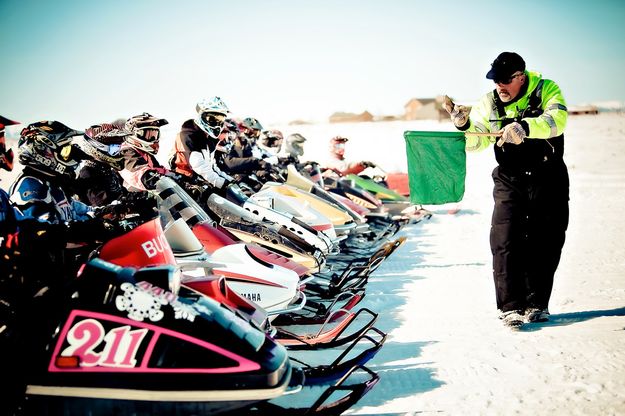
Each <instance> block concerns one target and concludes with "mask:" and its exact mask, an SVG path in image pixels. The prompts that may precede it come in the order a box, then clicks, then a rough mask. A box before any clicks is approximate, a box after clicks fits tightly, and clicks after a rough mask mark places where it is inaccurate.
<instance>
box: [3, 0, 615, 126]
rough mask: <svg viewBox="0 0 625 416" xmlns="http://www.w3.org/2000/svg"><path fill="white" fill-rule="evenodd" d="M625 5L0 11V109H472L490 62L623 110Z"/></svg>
mask: <svg viewBox="0 0 625 416" xmlns="http://www.w3.org/2000/svg"><path fill="white" fill-rule="evenodd" d="M624 39H625V2H623V1H620V0H613V1H609V0H597V1H592V2H591V1H577V0H568V1H553V0H551V1H550V0H540V1H539V0H526V1H517V2H501V1H486V0H484V1H479V0H474V1H466V0H465V1H456V0H454V1H444V0H439V1H428V2H421V1H416V0H412V1H411V0H406V1H399V0H397V1H393V0H384V1H367V0H357V1H356V0H354V1H352V0H347V1H338V0H336V1H324V0H317V1H297V0H290V1H288V0H285V1H269V0H265V1H242V0H239V1H237V0H234V1H231V0H228V1H225V0H224V1H220V2H217V1H209V0H204V1H190V0H189V1H185V0H176V1H172V0H167V1H147V0H111V1H108V0H99V1H91V0H81V1H70V0H50V1H34V0H0V51H1V52H2V60H1V61H0V62H1V64H0V74H1V76H0V114H2V115H3V116H5V117H8V118H11V119H15V120H19V121H23V122H31V121H35V120H42V119H55V120H59V121H62V122H64V123H66V124H68V125H70V126H72V127H74V128H84V127H86V126H87V125H88V124H92V123H98V122H103V121H110V120H112V119H114V118H117V117H130V116H131V115H134V114H137V113H141V112H143V111H147V112H150V113H152V114H155V115H158V116H161V117H165V118H172V119H180V118H190V117H193V116H194V114H195V103H196V102H197V100H198V99H200V98H202V97H209V96H212V95H218V96H220V97H221V98H222V99H223V100H224V101H225V102H226V103H227V104H228V106H229V107H230V110H231V112H232V114H233V116H235V117H256V118H258V119H259V120H260V121H261V122H264V124H271V123H277V122H284V121H289V120H293V119H306V120H326V119H327V117H328V116H329V115H330V114H332V113H333V112H335V111H349V112H362V111H364V110H368V111H370V112H372V113H373V114H375V115H383V114H399V113H402V112H403V105H404V104H405V103H406V102H407V101H408V100H409V99H410V98H412V97H434V96H436V95H440V94H448V95H450V96H452V97H454V98H456V99H457V100H459V101H466V102H472V101H475V100H477V99H479V97H480V96H481V95H483V94H484V93H486V92H487V91H489V90H490V89H492V88H493V84H492V82H491V81H489V80H486V79H485V74H486V72H487V71H488V69H489V67H490V63H491V62H492V61H493V59H494V58H495V57H496V56H497V55H498V54H499V53H500V52H502V51H515V52H517V53H519V54H520V55H521V56H523V57H524V58H525V61H526V62H527V66H528V69H531V70H537V71H539V72H541V73H542V74H543V76H544V77H546V78H549V79H553V80H555V81H556V82H557V83H558V84H559V85H560V86H561V88H562V91H563V93H564V96H565V98H566V99H567V101H568V103H569V104H570V105H572V104H582V103H588V102H596V101H607V100H618V101H625V81H624V78H623V69H624V68H625V42H624V41H623V40H624Z"/></svg>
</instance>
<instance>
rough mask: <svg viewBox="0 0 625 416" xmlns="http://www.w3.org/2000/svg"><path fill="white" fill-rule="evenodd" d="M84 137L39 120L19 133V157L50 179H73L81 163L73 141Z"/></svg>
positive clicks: (64, 127) (58, 123)
mask: <svg viewBox="0 0 625 416" xmlns="http://www.w3.org/2000/svg"><path fill="white" fill-rule="evenodd" d="M80 135H82V132H81V131H77V130H74V129H71V128H69V127H67V126H66V125H65V124H63V123H60V122H58V121H39V122H36V123H32V124H29V125H28V126H26V127H25V128H24V129H22V131H21V133H20V138H19V141H18V149H17V152H18V158H19V161H20V163H21V164H22V165H24V166H30V167H31V168H33V169H36V170H37V171H40V172H42V173H45V174H46V175H49V176H64V175H65V176H69V177H72V178H73V177H74V174H75V169H76V166H77V165H78V162H79V161H80V159H81V157H80V156H79V155H80V152H76V151H75V149H74V151H72V138H73V137H75V136H80Z"/></svg>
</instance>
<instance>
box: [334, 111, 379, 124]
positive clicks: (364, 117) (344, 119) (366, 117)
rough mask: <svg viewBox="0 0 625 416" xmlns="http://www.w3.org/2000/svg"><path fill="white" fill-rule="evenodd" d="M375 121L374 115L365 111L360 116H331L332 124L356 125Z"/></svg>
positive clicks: (350, 114)
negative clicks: (356, 123)
mask: <svg viewBox="0 0 625 416" xmlns="http://www.w3.org/2000/svg"><path fill="white" fill-rule="evenodd" d="M362 121H373V115H372V114H371V113H370V112H368V111H364V112H362V113H360V114H354V113H342V112H336V113H334V114H332V115H331V116H330V123H355V122H362Z"/></svg>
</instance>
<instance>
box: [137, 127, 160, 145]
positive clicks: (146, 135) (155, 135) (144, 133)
mask: <svg viewBox="0 0 625 416" xmlns="http://www.w3.org/2000/svg"><path fill="white" fill-rule="evenodd" d="M137 137H138V138H140V139H141V140H144V141H146V142H149V143H154V142H158V139H159V138H160V137H161V131H160V130H159V129H155V128H145V129H139V130H137Z"/></svg>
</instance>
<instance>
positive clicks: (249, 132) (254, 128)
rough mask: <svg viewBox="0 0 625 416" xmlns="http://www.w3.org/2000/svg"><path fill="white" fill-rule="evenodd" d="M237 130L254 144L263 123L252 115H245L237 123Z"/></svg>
mask: <svg viewBox="0 0 625 416" xmlns="http://www.w3.org/2000/svg"><path fill="white" fill-rule="evenodd" d="M239 130H241V133H243V134H244V135H245V137H246V138H247V139H248V140H249V141H251V143H252V144H255V143H256V141H257V140H258V138H259V137H260V135H261V133H262V131H263V125H262V124H260V121H258V120H256V119H255V118H254V117H246V118H244V119H243V121H241V124H239Z"/></svg>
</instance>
